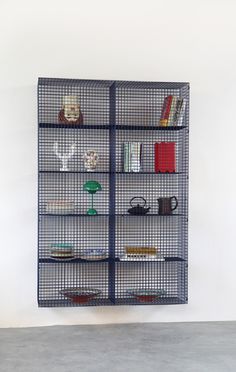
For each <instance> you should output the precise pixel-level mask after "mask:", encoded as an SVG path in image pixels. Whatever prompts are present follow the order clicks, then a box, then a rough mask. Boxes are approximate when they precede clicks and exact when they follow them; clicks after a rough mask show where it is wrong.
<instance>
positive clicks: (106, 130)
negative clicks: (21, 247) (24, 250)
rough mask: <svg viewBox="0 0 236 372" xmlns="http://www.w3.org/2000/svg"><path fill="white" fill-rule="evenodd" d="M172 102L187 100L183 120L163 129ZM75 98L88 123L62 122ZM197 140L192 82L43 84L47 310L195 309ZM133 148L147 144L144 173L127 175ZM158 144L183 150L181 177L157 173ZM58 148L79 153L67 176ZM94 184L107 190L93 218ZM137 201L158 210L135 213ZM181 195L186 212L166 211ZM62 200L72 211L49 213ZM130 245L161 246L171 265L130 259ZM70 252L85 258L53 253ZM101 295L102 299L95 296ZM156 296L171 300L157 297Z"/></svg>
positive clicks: (42, 243) (178, 161) (42, 241)
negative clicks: (192, 220) (192, 247)
mask: <svg viewBox="0 0 236 372" xmlns="http://www.w3.org/2000/svg"><path fill="white" fill-rule="evenodd" d="M167 96H172V97H176V98H181V99H182V98H183V99H184V101H185V103H186V109H185V113H184V116H183V120H182V121H181V124H180V123H177V124H175V125H171V124H169V125H168V126H165V127H164V126H160V118H161V115H162V114H163V104H164V101H165V99H166V97H167ZM65 97H74V98H72V99H73V100H74V101H75V100H77V102H78V103H79V104H80V110H81V113H82V115H83V123H80V124H68V123H65V122H63V121H60V120H61V119H59V118H61V116H60V115H59V113H61V110H63V108H65V106H63V104H64V103H65V102H67V103H68V98H65ZM188 134H189V84H188V83H161V82H160V83H159V82H157V83H153V82H132V81H130V82H127V81H100V80H71V79H48V78H40V79H39V82H38V145H39V146H38V151H39V153H38V174H39V177H38V189H39V198H38V201H39V203H38V204H39V211H38V236H39V238H38V304H39V306H40V307H69V306H114V305H151V304H155V305H170V304H184V303H187V301H188V295H187V292H188V282H187V270H188V263H187V261H188V252H187V246H188V241H187V240H188ZM128 142H138V143H142V160H141V168H140V171H139V172H131V171H128V172H127V171H124V147H123V146H124V143H128ZM155 143H174V144H175V169H174V171H169V172H162V171H160V172H157V171H156V168H155V161H156V152H155V151H156V150H155ZM55 144H56V146H58V149H59V150H58V151H59V153H61V154H64V153H68V151H70V149H71V148H72V147H74V150H73V151H74V153H73V151H72V153H73V154H72V155H71V156H70V158H69V160H68V162H67V167H68V169H67V170H64V169H65V168H64V167H63V168H62V161H61V160H60V159H59V157H58V155H56V151H55ZM87 150H95V151H96V153H97V154H98V156H99V160H98V164H97V167H96V169H95V170H94V171H93V172H88V171H87V169H86V168H85V166H84V159H83V156H84V154H85V152H86V151H87ZM62 169H63V170H62ZM129 169H130V168H129ZM172 170H173V169H172ZM89 180H95V181H97V182H98V183H99V184H100V185H101V190H99V191H98V192H97V193H96V194H95V195H94V207H95V208H96V210H97V215H94V216H91V215H88V214H87V211H88V208H89V207H90V203H91V200H90V195H89V194H88V193H87V192H86V191H84V184H85V183H86V182H87V181H89ZM134 196H142V197H144V198H145V199H146V201H147V206H149V207H151V209H150V212H149V213H147V214H145V215H131V214H129V213H128V209H129V208H130V199H132V197H134ZM171 196H175V197H176V198H177V200H178V207H177V209H176V210H175V211H173V212H172V213H170V214H168V213H165V214H163V215H162V214H160V206H159V207H158V204H159V202H158V199H159V198H169V197H171ZM50 203H52V204H51V205H50ZM53 203H55V204H56V205H57V204H59V207H60V203H62V204H63V203H64V204H65V205H67V207H68V205H69V204H70V203H72V207H70V208H71V209H69V211H70V213H67V212H65V213H64V214H63V213H62V211H60V213H56V212H53V213H49V211H50V210H52V209H50V208H53ZM66 203H69V204H66ZM127 247H139V248H140V247H145V248H146V249H155V250H156V251H157V252H158V254H160V255H161V257H163V260H158V259H156V260H150V259H149V260H145V259H143V260H140V259H135V258H134V257H132V259H130V260H128V259H125V260H124V259H120V257H121V258H122V255H123V254H124V253H125V251H126V250H127V249H128V248H127ZM63 249H64V250H65V252H67V253H68V252H69V251H70V250H71V252H72V251H73V256H74V257H75V258H74V259H73V260H66V259H65V260H63V259H59V260H55V259H53V258H51V257H50V256H51V252H52V251H53V250H56V251H58V252H60V253H61V252H63ZM91 249H95V250H96V249H98V250H99V249H101V250H104V251H105V252H106V255H105V257H104V259H102V260H85V259H81V258H80V257H83V254H84V253H86V252H88V251H89V250H91ZM61 254H63V253H61ZM63 257H64V256H63ZM123 257H124V256H123ZM125 258H126V256H125ZM68 288H69V290H72V292H73V291H77V292H76V295H77V296H78V293H79V296H80V297H77V300H78V298H79V300H78V301H77V300H76V301H75V300H74V299H73V298H72V297H68V296H66V295H65V294H64V293H65V292H66V290H68ZM92 290H94V291H97V292H99V293H97V294H96V296H95V297H92V296H91V297H90V298H89V299H87V297H86V296H88V293H89V291H92ZM131 290H139V291H140V290H145V291H146V292H145V296H144V297H142V295H140V296H135V295H132V294H131V293H132V291H131ZM63 291H64V292H63ZM81 291H82V292H83V291H85V292H86V291H87V292H88V293H85V294H84V293H82V292H81ZM151 291H154V292H155V291H156V293H157V292H158V291H160V293H162V294H159V295H156V296H154V297H152V295H150V293H152V292H151ZM161 291H162V292H161ZM81 293H82V294H81ZM133 293H134V292H133ZM147 293H149V297H148V296H147ZM83 296H85V297H86V300H84V297H83Z"/></svg>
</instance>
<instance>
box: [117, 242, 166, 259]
mask: <svg viewBox="0 0 236 372" xmlns="http://www.w3.org/2000/svg"><path fill="white" fill-rule="evenodd" d="M120 260H121V261H165V259H164V257H163V256H162V255H160V254H159V253H158V251H157V248H155V247H139V246H126V247H125V254H124V255H122V256H120Z"/></svg>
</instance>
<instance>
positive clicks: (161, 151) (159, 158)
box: [154, 142, 176, 173]
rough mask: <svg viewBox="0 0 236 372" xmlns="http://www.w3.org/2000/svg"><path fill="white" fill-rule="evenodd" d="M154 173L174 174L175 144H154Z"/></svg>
mask: <svg viewBox="0 0 236 372" xmlns="http://www.w3.org/2000/svg"><path fill="white" fill-rule="evenodd" d="M154 151H155V172H156V173H158V172H161V173H166V172H168V173H174V172H175V171H176V165H175V142H160V143H155V145H154Z"/></svg>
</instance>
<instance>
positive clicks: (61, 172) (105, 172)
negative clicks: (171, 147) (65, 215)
mask: <svg viewBox="0 0 236 372" xmlns="http://www.w3.org/2000/svg"><path fill="white" fill-rule="evenodd" d="M39 173H42V174H43V173H46V174H51V173H52V174H80V173H81V174H88V175H91V174H113V173H116V174H126V175H140V174H153V175H154V174H155V175H158V176H162V175H165V176H169V175H178V174H185V173H184V172H172V173H169V172H165V173H161V172H145V171H144V172H113V171H111V172H109V171H94V172H87V171H68V172H64V171H59V170H40V171H39Z"/></svg>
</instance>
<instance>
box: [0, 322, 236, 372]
mask: <svg viewBox="0 0 236 372" xmlns="http://www.w3.org/2000/svg"><path fill="white" fill-rule="evenodd" d="M0 371H1V372H13V371H17V372H75V371H76V372H100V371H101V372H120V371H122V372H131V371H132V372H139V371H140V372H141V371H143V372H157V371H158V372H159V371H160V372H172V371H174V372H188V371H192V372H205V371H207V372H211V371H212V372H228V371H232V372H236V322H214V323H213V322H212V323H159V324H150V323H149V324H125V325H98V326H56V327H40V328H18V329H14V328H12V329H0Z"/></svg>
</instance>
